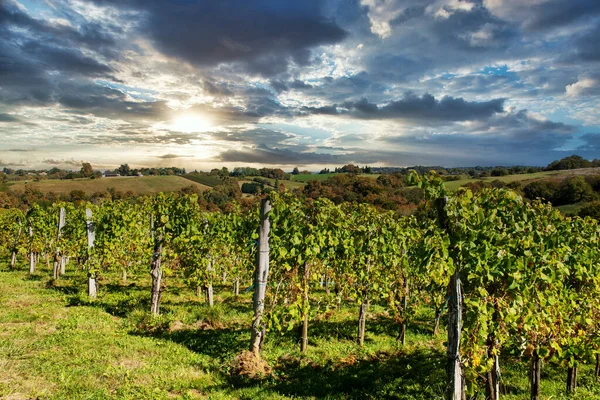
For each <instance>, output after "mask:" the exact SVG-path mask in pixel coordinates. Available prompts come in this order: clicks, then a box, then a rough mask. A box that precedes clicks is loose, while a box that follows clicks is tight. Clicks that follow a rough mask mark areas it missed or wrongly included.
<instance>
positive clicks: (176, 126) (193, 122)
mask: <svg viewBox="0 0 600 400" xmlns="http://www.w3.org/2000/svg"><path fill="white" fill-rule="evenodd" d="M212 127H213V126H212V124H211V123H210V121H209V120H208V119H207V118H205V117H202V116H200V115H197V114H185V115H180V116H178V117H176V118H175V119H174V120H173V122H172V123H171V125H170V126H169V128H170V129H171V130H173V131H177V132H183V133H194V132H205V131H208V130H210V129H211V128H212Z"/></svg>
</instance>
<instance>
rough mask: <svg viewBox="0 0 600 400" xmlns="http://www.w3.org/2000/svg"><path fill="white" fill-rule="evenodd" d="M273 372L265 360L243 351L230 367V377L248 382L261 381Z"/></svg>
mask: <svg viewBox="0 0 600 400" xmlns="http://www.w3.org/2000/svg"><path fill="white" fill-rule="evenodd" d="M272 372H273V370H272V369H271V367H270V366H269V364H267V362H266V361H265V360H263V359H262V358H259V357H257V356H255V355H254V353H252V352H250V351H248V350H244V351H242V352H241V353H240V354H238V355H237V356H236V357H235V358H234V359H233V362H232V365H231V372H230V374H231V376H232V377H237V378H243V379H250V380H261V379H264V378H267V377H269V376H270V375H271V374H272Z"/></svg>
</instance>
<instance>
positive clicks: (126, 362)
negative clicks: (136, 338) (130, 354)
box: [116, 358, 146, 370]
mask: <svg viewBox="0 0 600 400" xmlns="http://www.w3.org/2000/svg"><path fill="white" fill-rule="evenodd" d="M145 365H146V363H144V362H143V361H140V360H135V359H131V358H123V359H122V360H119V362H118V363H116V366H118V367H122V368H125V369H128V370H132V369H138V368H143V367H144V366H145Z"/></svg>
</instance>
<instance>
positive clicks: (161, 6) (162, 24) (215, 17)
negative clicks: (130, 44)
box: [96, 0, 346, 76]
mask: <svg viewBox="0 0 600 400" xmlns="http://www.w3.org/2000/svg"><path fill="white" fill-rule="evenodd" d="M96 3H98V4H112V5H115V6H118V7H122V8H130V9H135V10H144V11H145V15H146V18H145V21H144V22H143V24H142V27H141V29H142V32H143V33H144V34H146V35H148V36H149V37H150V38H151V39H152V41H153V42H154V44H155V46H156V47H157V48H158V49H159V50H160V51H161V52H163V53H164V54H167V55H169V56H172V57H176V58H179V59H182V60H186V61H188V62H190V63H192V64H194V65H198V66H215V65H218V64H221V63H239V64H241V65H243V68H244V70H246V71H248V72H251V73H254V74H259V75H264V76H272V75H276V74H278V73H281V72H285V71H286V69H287V67H288V65H289V64H290V63H295V64H297V65H306V64H307V63H308V60H309V58H310V49H311V48H313V47H316V46H319V45H325V44H333V43H337V42H339V41H341V40H343V39H344V38H345V37H346V32H345V31H344V30H343V29H342V28H340V27H339V26H337V25H336V24H335V22H334V21H332V20H329V19H326V18H325V17H324V16H323V15H322V12H321V2H320V1H318V0H307V1H302V2H279V1H262V0H227V1H218V2H183V1H181V2H178V3H177V4H176V5H173V4H171V3H165V2H164V1H160V0H151V1H148V0H129V1H118V2H117V1H100V0H97V1H96Z"/></svg>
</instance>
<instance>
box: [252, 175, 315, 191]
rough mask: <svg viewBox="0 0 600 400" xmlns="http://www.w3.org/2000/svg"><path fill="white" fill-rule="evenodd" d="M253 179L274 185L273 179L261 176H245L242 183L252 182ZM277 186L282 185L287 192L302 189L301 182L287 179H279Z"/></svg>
mask: <svg viewBox="0 0 600 400" xmlns="http://www.w3.org/2000/svg"><path fill="white" fill-rule="evenodd" d="M254 178H259V179H264V180H265V181H268V182H269V183H270V184H271V185H275V179H272V178H263V177H262V176H247V177H245V178H244V182H249V181H252V180H253V179H254ZM279 184H283V186H285V188H286V189H289V190H294V189H298V188H302V187H304V183H302V182H295V181H290V180H287V179H279Z"/></svg>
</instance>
